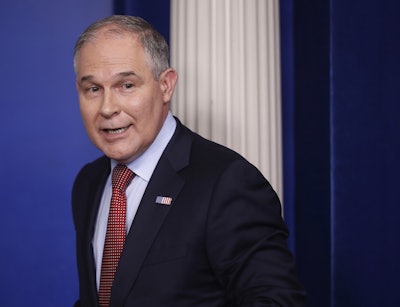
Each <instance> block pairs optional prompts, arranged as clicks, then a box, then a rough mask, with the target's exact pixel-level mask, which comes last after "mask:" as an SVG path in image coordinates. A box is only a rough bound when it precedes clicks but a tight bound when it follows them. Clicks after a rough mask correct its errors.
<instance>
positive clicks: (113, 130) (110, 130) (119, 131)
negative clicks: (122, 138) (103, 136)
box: [103, 126, 129, 134]
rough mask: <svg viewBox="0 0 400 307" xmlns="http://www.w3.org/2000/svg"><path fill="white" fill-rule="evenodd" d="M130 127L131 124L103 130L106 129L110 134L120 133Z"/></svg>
mask: <svg viewBox="0 0 400 307" xmlns="http://www.w3.org/2000/svg"><path fill="white" fill-rule="evenodd" d="M128 128H129V126H127V127H122V128H117V129H103V131H105V132H106V133H108V134H119V133H122V132H124V131H126V130H127V129H128Z"/></svg>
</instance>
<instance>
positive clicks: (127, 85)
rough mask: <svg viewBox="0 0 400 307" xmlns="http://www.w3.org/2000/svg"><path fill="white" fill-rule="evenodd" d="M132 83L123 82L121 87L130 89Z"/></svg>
mask: <svg viewBox="0 0 400 307" xmlns="http://www.w3.org/2000/svg"><path fill="white" fill-rule="evenodd" d="M133 86H134V85H133V83H124V84H122V87H123V88H124V89H130V88H132V87H133Z"/></svg>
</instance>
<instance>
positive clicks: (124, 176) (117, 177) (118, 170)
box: [111, 164, 135, 191]
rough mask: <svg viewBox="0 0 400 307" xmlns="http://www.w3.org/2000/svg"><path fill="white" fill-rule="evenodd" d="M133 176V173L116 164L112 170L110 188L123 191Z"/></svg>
mask: <svg viewBox="0 0 400 307" xmlns="http://www.w3.org/2000/svg"><path fill="white" fill-rule="evenodd" d="M134 176H135V175H134V173H133V172H132V171H131V170H130V169H129V168H128V167H126V166H125V165H123V164H118V165H117V166H115V167H114V169H113V174H112V180H111V181H112V188H113V189H119V190H121V191H125V190H126V188H127V187H128V185H129V184H130V183H131V181H132V179H133V177H134Z"/></svg>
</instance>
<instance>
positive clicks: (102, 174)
mask: <svg viewBox="0 0 400 307" xmlns="http://www.w3.org/2000/svg"><path fill="white" fill-rule="evenodd" d="M97 170H98V172H97V173H96V174H94V175H93V177H92V178H88V180H90V181H91V186H92V189H91V190H90V192H89V193H92V195H93V198H92V199H93V200H92V203H91V205H90V206H89V207H88V208H89V210H90V211H89V212H88V213H87V214H88V224H87V228H86V233H85V240H86V242H85V247H86V251H85V255H86V263H87V268H88V270H89V274H88V276H89V284H90V288H91V293H92V301H93V302H96V303H97V285H96V267H95V262H94V256H93V245H92V240H93V235H94V230H95V224H96V219H97V213H98V210H99V206H100V201H101V197H102V195H103V190H104V186H105V184H106V181H107V178H108V175H109V174H110V160H109V159H108V158H104V159H102V160H101V165H100V167H98V168H97Z"/></svg>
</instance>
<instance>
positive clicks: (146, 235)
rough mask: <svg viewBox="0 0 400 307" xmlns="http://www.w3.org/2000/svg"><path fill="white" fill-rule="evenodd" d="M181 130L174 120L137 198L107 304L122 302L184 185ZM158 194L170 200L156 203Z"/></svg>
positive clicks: (185, 149)
mask: <svg viewBox="0 0 400 307" xmlns="http://www.w3.org/2000/svg"><path fill="white" fill-rule="evenodd" d="M181 130H182V129H181V125H180V124H179V123H178V127H177V131H176V132H175V134H174V136H173V138H172V139H171V141H170V144H169V145H168V146H167V148H166V150H165V152H164V154H163V155H162V157H161V158H160V161H159V162H158V164H157V167H156V169H155V171H154V173H153V175H152V177H151V179H150V181H149V184H148V186H147V188H146V191H145V193H144V195H143V198H142V200H141V202H140V205H139V208H138V211H137V213H136V216H135V218H134V221H133V223H132V226H131V228H130V230H129V233H128V236H127V238H126V243H125V247H124V250H123V252H122V254H121V258H120V262H119V266H118V270H117V272H116V275H115V279H114V285H113V289H112V295H111V304H110V305H111V306H123V303H124V300H125V298H126V297H127V296H128V294H129V291H130V289H131V288H132V286H133V284H134V283H135V280H136V278H137V276H138V273H139V271H140V268H141V266H142V264H143V262H144V260H145V258H146V255H147V253H148V251H149V249H150V247H151V245H152V243H153V241H154V239H155V238H156V236H157V233H158V231H159V229H160V227H161V225H162V224H163V222H164V219H165V218H166V216H167V214H168V212H169V210H170V208H172V207H173V206H174V200H175V199H176V198H177V196H178V194H179V192H180V191H181V189H182V187H183V185H184V181H183V180H182V178H181V177H180V176H179V175H178V171H179V170H180V169H182V168H183V167H184V166H186V165H187V163H188V157H189V150H190V145H189V143H190V140H189V139H188V138H184V137H183V138H182V136H180V131H181ZM185 143H186V145H185ZM159 196H165V197H169V198H171V199H172V202H171V204H170V205H167V204H159V203H158V202H157V201H156V200H157V197H159Z"/></svg>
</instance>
